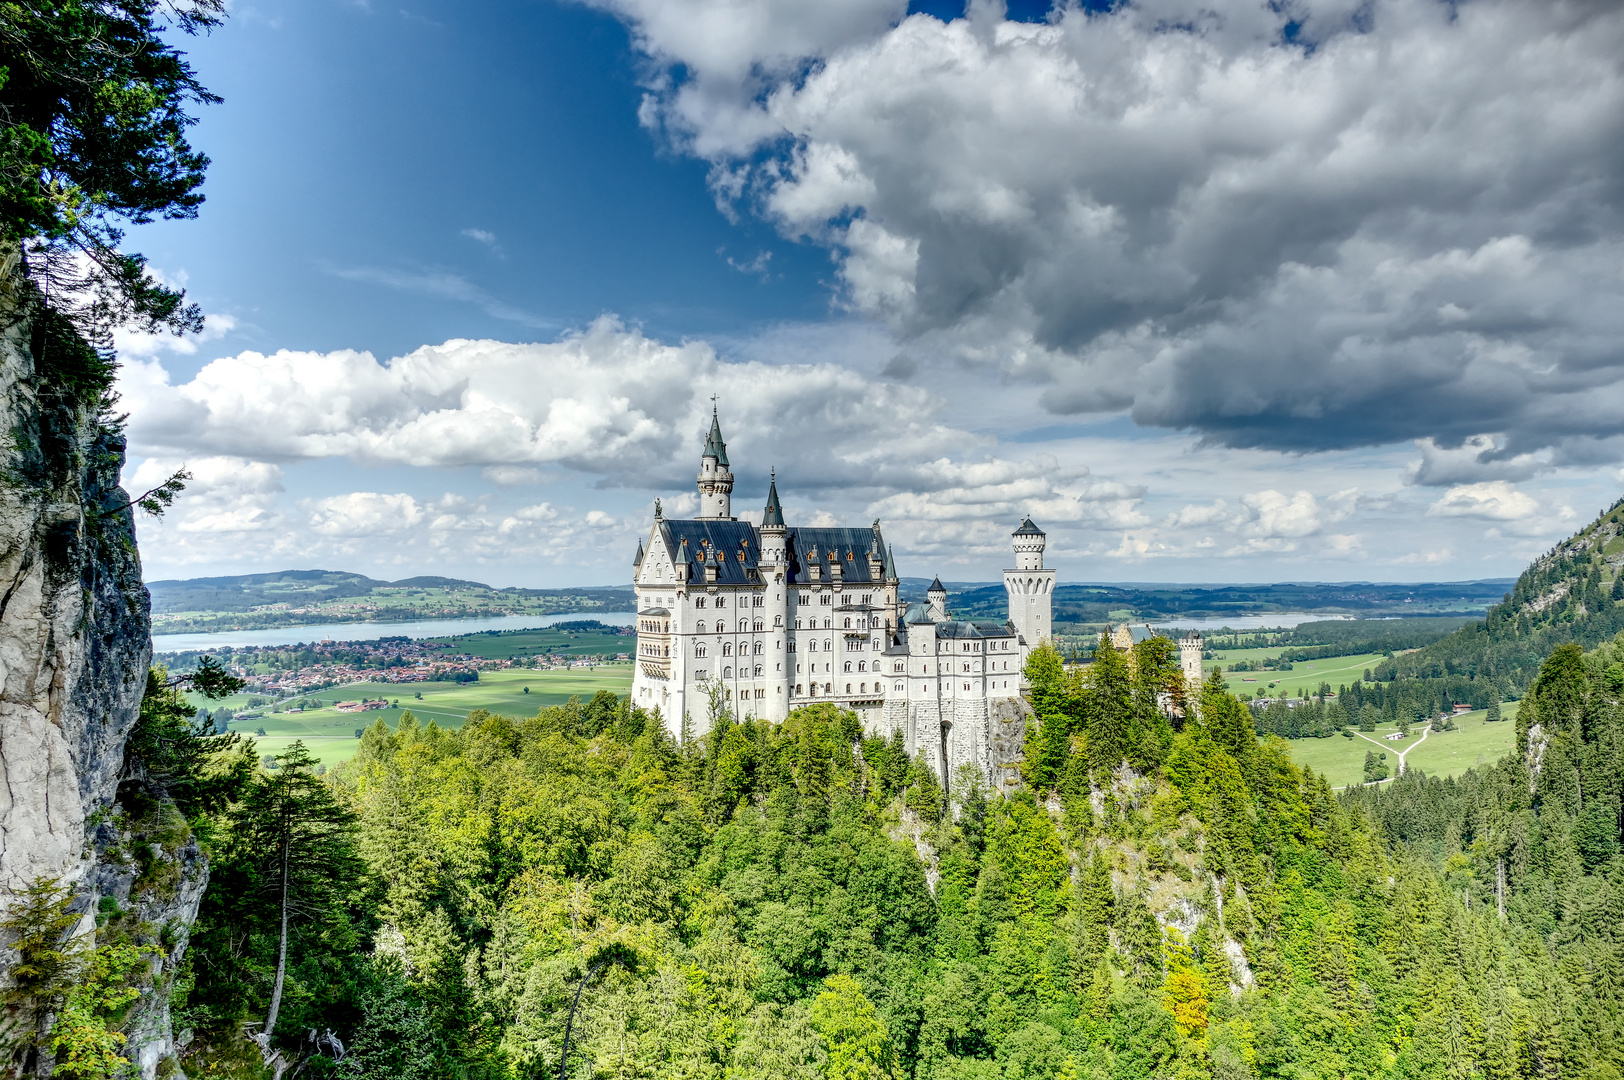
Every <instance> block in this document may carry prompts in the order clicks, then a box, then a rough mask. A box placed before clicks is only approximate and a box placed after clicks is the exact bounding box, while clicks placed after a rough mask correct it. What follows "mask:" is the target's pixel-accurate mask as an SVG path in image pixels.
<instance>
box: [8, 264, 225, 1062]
mask: <svg viewBox="0 0 1624 1080" xmlns="http://www.w3.org/2000/svg"><path fill="white" fill-rule="evenodd" d="M20 295H21V294H20V292H19V286H18V283H17V279H15V278H12V279H10V280H7V281H0V328H3V329H0V415H3V423H0V780H3V781H4V782H3V783H0V906H3V907H4V908H6V909H7V910H9V909H10V907H11V903H12V900H13V898H14V897H15V896H16V895H17V893H18V891H19V890H21V889H23V888H25V887H27V886H28V885H29V884H30V883H32V882H34V881H37V880H39V879H41V878H55V879H57V880H59V881H61V882H62V883H64V884H66V885H69V886H70V887H71V888H72V889H73V891H74V894H75V904H76V907H77V908H78V909H79V910H83V911H84V912H85V913H86V917H85V919H84V920H83V922H82V923H81V924H80V925H81V930H82V931H83V932H90V931H91V930H92V929H93V927H94V923H95V920H94V918H93V917H92V915H93V913H95V912H97V911H98V910H100V909H102V908H103V904H102V898H103V897H110V898H112V903H113V904H116V905H117V909H118V910H119V911H120V912H126V911H127V912H128V915H127V916H125V917H129V918H133V919H135V920H137V923H138V925H139V927H140V929H141V932H142V933H143V934H149V933H150V934H152V935H153V937H154V939H155V940H161V941H162V944H163V948H164V955H163V956H162V958H161V959H160V961H159V962H158V964H157V965H155V966H156V967H157V969H158V970H157V971H156V972H155V981H154V984H153V985H152V986H150V987H148V988H147V992H146V993H145V994H144V995H143V998H142V1000H141V1002H140V1003H138V1005H137V1006H136V1008H135V1009H134V1010H133V1012H132V1016H131V1020H130V1042H129V1043H128V1044H127V1046H126V1050H125V1053H126V1054H127V1055H128V1056H129V1057H130V1058H131V1060H132V1061H135V1062H139V1064H140V1066H141V1071H142V1074H143V1075H144V1076H146V1077H152V1076H154V1075H155V1074H156V1071H157V1068H158V1064H159V1062H160V1061H161V1060H162V1059H163V1058H164V1057H165V1056H167V1055H168V1054H170V1053H171V1052H172V1049H173V1040H172V1037H171V1034H170V1032H169V1016H168V993H167V989H168V983H169V979H170V978H171V977H172V975H173V971H174V968H175V966H176V965H177V964H178V963H179V962H180V959H181V956H182V954H183V952H184V949H185V946H186V936H187V931H188V929H189V927H190V924H191V921H192V919H193V918H194V917H195V915H196V912H197V905H198V902H199V900H200V899H201V897H202V892H203V888H204V885H205V884H206V882H207V880H208V873H207V866H206V864H205V862H204V858H203V854H202V852H201V851H200V850H199V849H198V847H197V844H196V843H195V841H193V840H192V839H191V837H190V833H189V830H185V823H184V821H182V822H180V823H179V825H178V826H174V822H173V821H171V822H170V824H171V826H172V828H171V829H170V831H169V834H168V840H169V842H168V843H160V844H157V845H156V846H154V847H153V848H152V849H151V851H150V855H149V857H148V858H146V859H145V860H144V867H145V871H144V880H143V876H142V875H137V874H136V873H134V872H132V871H131V867H130V865H129V863H130V852H129V845H130V844H132V843H141V842H146V839H147V838H146V837H145V836H144V835H141V825H140V823H131V822H129V821H128V818H129V815H127V814H124V813H123V812H122V810H121V808H120V807H119V806H118V804H117V799H118V785H119V779H120V775H121V773H122V771H123V768H124V747H125V740H126V737H127V736H128V735H129V732H130V729H131V728H132V727H133V726H134V724H135V722H136V719H137V716H138V714H139V711H140V704H141V697H142V694H143V692H144V690H145V687H146V673H147V667H148V664H149V662H150V659H151V652H152V642H151V636H150V623H149V607H150V604H149V600H148V596H147V591H146V588H145V586H144V585H143V584H142V581H141V564H140V559H139V557H138V555H137V553H136V546H135V534H134V522H133V517H132V514H131V511H130V509H129V505H128V504H129V496H128V495H126V494H125V492H124V491H123V490H122V489H121V488H120V487H119V470H120V469H121V468H122V466H123V463H124V439H123V436H122V434H121V433H120V431H119V430H118V425H117V424H116V423H114V422H111V421H110V419H109V418H108V416H107V415H106V414H105V413H104V411H103V410H102V409H101V407H100V403H99V402H97V401H95V400H84V398H85V397H87V396H88V397H91V398H93V397H94V394H90V395H86V394H84V393H83V392H81V393H80V394H79V395H78V398H77V399H76V397H75V395H74V394H72V393H67V392H64V391H63V390H62V388H61V383H60V382H59V381H58V380H53V379H46V378H43V377H42V376H41V373H40V371H39V367H40V365H41V364H42V363H44V362H45V361H41V360H40V358H39V357H38V356H36V352H42V351H43V350H44V349H45V348H46V346H45V345H44V344H43V342H42V339H41V338H40V337H39V335H38V334H37V332H36V331H35V329H34V325H33V321H32V320H31V319H29V318H27V317H26V316H24V315H23V314H21V310H22V301H21V299H20ZM47 359H48V358H47ZM167 813H168V814H170V815H173V816H174V817H176V818H178V815H175V814H174V811H173V808H172V807H170V808H168V810H167ZM87 821H88V822H90V823H92V828H91V829H90V830H89V831H88V832H87V828H86V823H87ZM138 861H140V860H138ZM0 944H3V945H4V948H0V985H5V984H9V982H10V968H11V965H12V963H13V962H14V961H15V953H14V952H12V950H11V949H10V947H9V945H10V943H9V942H4V943H0ZM43 1064H48V1063H43Z"/></svg>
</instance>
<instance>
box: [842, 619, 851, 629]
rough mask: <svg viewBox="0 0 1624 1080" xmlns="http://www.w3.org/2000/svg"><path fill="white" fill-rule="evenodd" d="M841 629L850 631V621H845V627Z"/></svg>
mask: <svg viewBox="0 0 1624 1080" xmlns="http://www.w3.org/2000/svg"><path fill="white" fill-rule="evenodd" d="M843 629H846V630H850V629H851V620H850V619H847V620H846V625H845V627H844V628H843Z"/></svg>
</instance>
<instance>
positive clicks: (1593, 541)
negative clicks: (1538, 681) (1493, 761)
mask: <svg viewBox="0 0 1624 1080" xmlns="http://www.w3.org/2000/svg"><path fill="white" fill-rule="evenodd" d="M1621 566H1624V500H1620V501H1619V502H1616V503H1614V504H1613V505H1612V506H1610V507H1608V508H1607V510H1606V511H1605V512H1604V513H1603V514H1601V516H1599V517H1598V518H1597V519H1596V520H1595V521H1593V522H1591V523H1590V524H1589V525H1587V526H1586V527H1585V528H1583V529H1581V530H1580V531H1579V532H1577V533H1575V534H1574V535H1573V536H1571V537H1569V538H1568V539H1566V540H1564V541H1562V542H1561V543H1560V544H1557V545H1556V546H1555V547H1553V548H1552V549H1551V550H1550V551H1548V552H1546V553H1545V554H1544V555H1541V556H1540V557H1539V558H1538V559H1536V560H1535V561H1534V563H1533V565H1531V566H1530V567H1529V568H1528V569H1527V570H1525V571H1523V573H1522V575H1521V576H1520V577H1518V578H1517V582H1516V584H1515V585H1513V586H1512V589H1511V591H1510V592H1509V593H1507V594H1506V596H1505V599H1503V600H1502V601H1501V602H1500V603H1498V604H1496V605H1494V606H1493V607H1491V608H1490V609H1489V611H1488V613H1487V614H1486V615H1485V616H1484V618H1483V620H1482V621H1481V622H1476V623H1472V624H1470V625H1468V626H1465V627H1462V628H1461V629H1460V630H1458V631H1456V632H1455V633H1453V634H1451V635H1449V636H1448V637H1445V638H1443V639H1442V640H1440V641H1436V642H1434V643H1433V644H1431V645H1428V646H1426V647H1424V648H1422V649H1420V650H1419V651H1417V652H1413V653H1408V654H1405V655H1402V656H1395V657H1393V658H1392V659H1391V660H1388V661H1387V662H1385V663H1383V664H1381V665H1380V666H1379V667H1377V668H1376V669H1375V670H1374V671H1373V672H1372V674H1373V676H1374V678H1375V680H1376V681H1378V682H1382V683H1387V684H1390V685H1388V686H1387V687H1385V688H1383V690H1382V693H1384V694H1387V695H1398V696H1399V697H1402V698H1404V699H1405V700H1406V701H1407V702H1412V703H1413V704H1414V706H1415V707H1416V710H1417V711H1424V709H1425V708H1426V707H1427V706H1430V705H1432V704H1434V703H1436V704H1438V705H1439V706H1440V707H1442V708H1444V709H1445V710H1447V708H1448V704H1449V703H1450V702H1466V703H1470V704H1471V705H1472V706H1473V707H1474V708H1487V707H1488V706H1489V705H1491V704H1493V703H1494V702H1496V701H1500V700H1504V699H1508V698H1516V697H1521V696H1522V694H1523V693H1524V692H1526V690H1527V689H1528V687H1529V686H1530V685H1531V684H1532V683H1533V681H1534V679H1535V678H1536V677H1537V676H1538V674H1539V670H1540V665H1541V664H1542V663H1543V662H1544V660H1545V658H1546V657H1547V656H1549V655H1550V654H1551V652H1552V651H1553V650H1554V649H1556V648H1557V647H1558V646H1560V645H1563V644H1567V643H1572V644H1576V645H1578V646H1579V647H1580V648H1581V649H1594V648H1595V647H1597V646H1598V645H1600V644H1601V643H1603V642H1606V641H1611V640H1612V639H1613V638H1614V637H1615V636H1617V635H1618V633H1619V632H1620V631H1621V630H1624V574H1621V573H1620V567H1621Z"/></svg>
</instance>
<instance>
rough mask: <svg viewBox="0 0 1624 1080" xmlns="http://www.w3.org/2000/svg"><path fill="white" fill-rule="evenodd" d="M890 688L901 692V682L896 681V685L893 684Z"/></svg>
mask: <svg viewBox="0 0 1624 1080" xmlns="http://www.w3.org/2000/svg"><path fill="white" fill-rule="evenodd" d="M891 689H892V690H894V691H896V692H897V693H899V694H900V693H902V684H901V683H897V684H896V685H895V686H893V687H892V688H891Z"/></svg>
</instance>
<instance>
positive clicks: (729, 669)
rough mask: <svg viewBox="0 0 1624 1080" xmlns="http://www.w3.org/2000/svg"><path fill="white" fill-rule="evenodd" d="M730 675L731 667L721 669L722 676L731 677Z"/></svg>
mask: <svg viewBox="0 0 1624 1080" xmlns="http://www.w3.org/2000/svg"><path fill="white" fill-rule="evenodd" d="M732 677H733V669H732V668H730V667H725V668H723V669H722V678H724V679H731V678H732Z"/></svg>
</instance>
